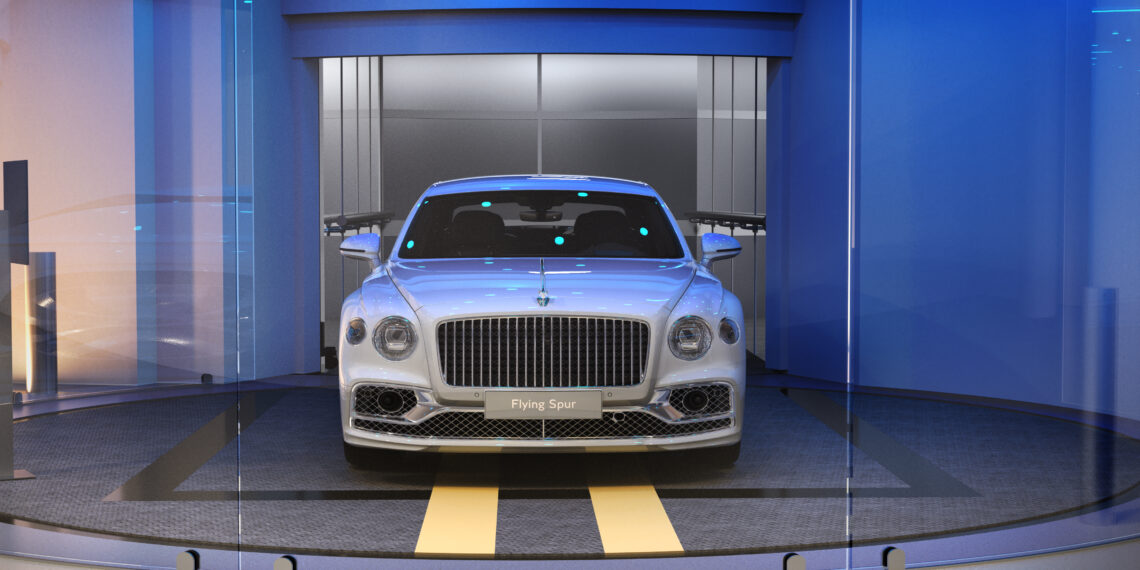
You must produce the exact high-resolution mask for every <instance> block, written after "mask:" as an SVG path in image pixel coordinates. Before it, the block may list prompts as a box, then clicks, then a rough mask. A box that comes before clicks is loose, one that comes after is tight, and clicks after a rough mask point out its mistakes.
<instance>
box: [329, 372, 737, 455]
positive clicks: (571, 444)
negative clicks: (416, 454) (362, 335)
mask: <svg viewBox="0 0 1140 570" xmlns="http://www.w3.org/2000/svg"><path fill="white" fill-rule="evenodd" d="M353 388H354V389H353V391H352V392H351V393H350V394H346V395H345V396H346V401H345V402H344V404H345V406H344V414H343V415H342V420H343V424H342V427H343V428H344V441H345V442H346V443H348V444H350V445H354V446H357V447H372V448H384V449H397V450H406V451H441V452H466V453H474V452H511V453H528V452H531V453H543V452H548V453H553V452H606V451H611V452H627V451H650V450H661V451H667V450H682V449H692V448H700V447H715V446H723V445H732V444H734V443H736V442H738V441H740V433H741V423H740V415H739V414H738V411H739V409H740V406H741V405H742V403H743V393H742V390H741V389H739V388H738V387H737V386H736V384H735V383H734V382H731V381H729V380H710V381H706V382H699V383H693V384H686V385H680V386H671V387H666V388H659V389H657V390H656V391H655V392H654V394H653V397H652V398H651V399H650V401H649V402H648V403H647V404H645V405H633V406H629V405H625V406H607V407H603V409H602V415H601V417H600V418H592V419H537V418H535V419H487V418H485V417H484V414H483V407H482V406H468V405H464V406H455V405H442V404H440V403H438V402H437V401H436V399H435V398H434V397H433V393H432V392H431V391H430V390H425V389H418V388H413V387H404V386H396V385H391V384H380V383H376V384H372V383H358V384H356V385H355V386H354V387H353ZM362 388H363V389H365V390H367V389H369V388H371V389H374V390H385V389H392V390H397V391H401V393H402V395H403V397H404V398H403V399H404V405H401V406H399V408H398V409H395V410H392V411H390V412H387V413H386V412H384V411H382V410H379V409H377V408H375V407H372V406H369V405H368V404H367V403H366V402H364V401H363V400H360V399H358V396H360V394H361V392H360V390H361V389H362ZM695 389H700V390H706V391H708V393H709V394H710V395H711V396H712V398H711V399H710V400H711V401H710V405H709V407H708V408H707V409H706V410H703V411H702V412H693V411H691V410H687V409H685V408H684V406H682V405H681V404H680V401H679V398H678V397H677V396H678V395H681V394H683V393H684V391H685V390H695ZM365 394H368V393H367V392H365ZM670 396H673V397H672V398H671V397H670Z"/></svg>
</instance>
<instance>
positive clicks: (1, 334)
mask: <svg viewBox="0 0 1140 570" xmlns="http://www.w3.org/2000/svg"><path fill="white" fill-rule="evenodd" d="M7 236H8V212H4V211H0V239H5V241H6V238H7ZM0 245H3V247H0V481H10V480H13V479H31V478H32V474H31V473H28V472H27V471H24V470H23V469H15V468H14V467H13V459H14V457H15V437H14V435H15V434H14V432H13V429H12V265H11V256H10V255H9V251H8V247H7V245H6V244H0Z"/></svg>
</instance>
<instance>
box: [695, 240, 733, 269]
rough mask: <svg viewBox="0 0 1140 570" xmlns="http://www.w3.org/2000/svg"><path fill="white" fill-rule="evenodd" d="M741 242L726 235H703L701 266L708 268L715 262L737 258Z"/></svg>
mask: <svg viewBox="0 0 1140 570" xmlns="http://www.w3.org/2000/svg"><path fill="white" fill-rule="evenodd" d="M738 253H740V242H738V241H736V238H734V237H732V236H726V235H724V234H711V233H710V234H701V265H703V266H705V267H708V266H709V264H711V263H712V262H714V261H719V260H721V259H728V258H730V257H736V255H737V254H738Z"/></svg>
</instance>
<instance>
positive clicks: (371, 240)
mask: <svg viewBox="0 0 1140 570" xmlns="http://www.w3.org/2000/svg"><path fill="white" fill-rule="evenodd" d="M340 254H341V255H343V256H345V257H347V258H349V259H362V260H364V261H367V262H368V265H369V266H370V267H371V268H372V269H376V268H377V267H380V236H378V235H376V234H357V235H354V236H349V237H346V238H344V241H342V242H340Z"/></svg>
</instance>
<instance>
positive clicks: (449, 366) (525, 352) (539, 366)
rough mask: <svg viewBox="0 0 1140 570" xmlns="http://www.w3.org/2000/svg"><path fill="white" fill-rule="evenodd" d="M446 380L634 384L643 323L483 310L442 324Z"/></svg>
mask: <svg viewBox="0 0 1140 570" xmlns="http://www.w3.org/2000/svg"><path fill="white" fill-rule="evenodd" d="M437 340H438V343H439V362H440V367H441V369H442V370H441V373H442V375H443V379H444V382H445V383H446V384H448V385H449V386H460V387H479V388H483V387H504V388H573V387H579V386H633V385H635V384H638V383H640V382H641V381H642V379H643V378H644V377H645V366H646V362H647V361H648V354H649V325H648V324H646V323H644V322H642V321H635V320H631V319H614V318H603V317H559V316H536V317H488V318H479V319H464V320H458V321H448V322H444V323H440V325H439V327H438V328H437Z"/></svg>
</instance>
